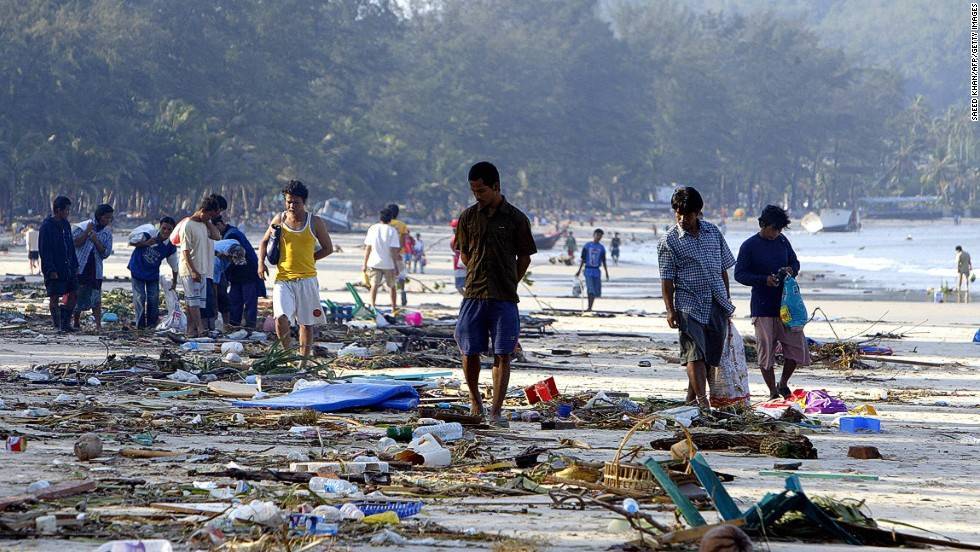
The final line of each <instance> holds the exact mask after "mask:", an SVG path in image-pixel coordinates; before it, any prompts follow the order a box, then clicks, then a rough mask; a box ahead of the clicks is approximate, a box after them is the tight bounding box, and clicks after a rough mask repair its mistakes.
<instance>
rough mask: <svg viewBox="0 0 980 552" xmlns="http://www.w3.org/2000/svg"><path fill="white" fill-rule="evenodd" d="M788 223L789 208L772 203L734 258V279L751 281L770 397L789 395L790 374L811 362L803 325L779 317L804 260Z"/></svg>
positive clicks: (762, 366) (761, 365)
mask: <svg viewBox="0 0 980 552" xmlns="http://www.w3.org/2000/svg"><path fill="white" fill-rule="evenodd" d="M788 226H789V216H788V215H787V214H786V211H785V210H783V209H782V208H781V207H777V206H776V205H767V206H766V208H765V209H763V210H762V214H761V215H760V216H759V233H758V234H755V235H753V236H752V237H751V238H749V239H747V240H745V242H744V243H743V244H742V247H740V248H739V250H738V259H737V260H736V261H735V280H737V281H738V282H739V283H740V284H742V285H746V286H751V287H752V301H751V305H750V307H751V316H752V324H753V325H754V326H755V338H756V343H757V345H756V346H757V348H758V352H759V369H760V370H761V371H762V379H763V380H764V381H765V382H766V386H767V387H768V388H769V397H770V398H773V399H775V398H778V397H779V396H780V395H781V396H782V397H783V398H786V397H789V396H790V393H791V391H790V388H789V378H790V376H792V375H793V371H794V370H796V367H797V366H807V365H809V364H810V350H809V349H808V348H807V345H806V336H804V335H803V327H802V326H800V327H795V328H787V327H786V326H785V325H784V324H783V321H782V320H781V319H780V318H779V307H780V306H781V304H782V299H783V280H784V278H785V276H786V275H789V276H794V277H795V276H796V275H797V274H799V272H800V261H799V259H797V258H796V252H795V251H793V246H792V245H791V244H790V243H789V240H788V239H786V236H784V235H783V230H784V229H785V228H786V227H788ZM777 343H778V344H780V345H781V346H782V351H783V359H784V360H783V371H782V374H780V377H779V383H776V374H775V370H774V368H775V365H776V344H777Z"/></svg>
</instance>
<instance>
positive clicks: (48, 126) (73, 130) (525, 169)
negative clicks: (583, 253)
mask: <svg viewBox="0 0 980 552" xmlns="http://www.w3.org/2000/svg"><path fill="white" fill-rule="evenodd" d="M0 13H3V14H4V16H3V17H2V18H0V219H2V220H8V219H10V218H11V217H13V216H16V215H19V214H23V213H24V212H26V211H28V210H30V211H33V212H34V213H43V212H45V211H46V210H47V209H48V203H49V202H50V199H51V198H52V197H53V196H55V195H58V194H59V193H68V194H69V195H71V196H72V197H73V198H75V199H76V207H77V208H79V209H81V210H83V211H85V210H91V208H92V207H93V206H94V205H95V204H98V203H102V202H111V203H113V204H114V205H115V206H116V208H117V209H119V210H121V211H126V212H130V213H134V214H137V215H141V216H147V217H154V216H157V215H159V214H161V213H180V212H186V211H190V210H192V207H193V204H194V203H196V202H197V201H198V199H199V198H200V196H201V195H202V194H203V193H205V192H206V191H217V192H220V193H222V194H223V195H225V197H227V198H228V199H229V203H230V212H231V214H232V215H233V216H237V217H239V218H248V217H250V216H261V217H265V215H266V213H268V212H269V211H271V210H274V209H275V208H276V201H277V194H276V190H277V189H278V187H279V185H280V184H281V182H283V181H285V180H288V179H293V178H297V179H300V180H303V181H304V182H306V183H307V184H308V185H309V186H310V187H311V190H312V194H313V195H314V196H315V197H316V198H319V199H321V200H324V199H327V198H328V197H332V196H337V197H340V198H344V199H351V200H352V201H353V202H354V204H355V206H356V208H357V209H358V210H359V211H360V212H361V213H373V212H374V211H376V210H377V208H379V207H381V206H383V205H384V204H386V203H388V202H392V201H397V202H399V203H402V204H403V205H406V206H407V209H406V210H407V213H406V214H407V215H408V216H416V217H418V218H426V217H429V218H431V219H433V220H438V221H444V220H446V219H448V218H449V217H451V216H452V215H453V214H454V213H455V212H456V210H457V209H458V208H459V207H460V206H461V205H464V204H465V203H467V202H468V201H469V198H468V187H467V185H466V182H465V174H466V168H467V167H468V166H469V165H470V164H471V163H472V162H474V161H476V160H480V159H489V160H492V161H494V162H495V163H496V164H497V165H498V166H499V167H500V169H501V172H502V179H503V180H504V186H505V193H507V194H508V196H509V197H511V198H512V199H514V200H516V201H520V202H521V204H522V205H526V206H527V207H528V208H529V209H538V210H555V209H571V210H582V209H589V210H594V211H600V210H614V209H624V208H629V207H631V206H633V205H636V204H637V203H638V202H642V201H645V200H647V199H649V198H650V194H651V193H652V192H653V191H654V190H655V189H656V188H657V187H658V186H662V185H670V184H674V183H676V184H688V185H694V186H697V187H699V188H702V189H703V190H704V191H705V192H706V194H707V195H709V196H710V197H711V203H714V204H715V205H728V206H732V207H734V206H743V207H749V208H754V207H757V206H759V205H762V204H765V203H769V202H785V203H786V204H787V205H789V206H791V207H804V206H805V207H811V208H812V207H821V206H837V205H850V204H853V203H854V201H855V200H856V199H858V198H860V197H863V196H867V195H907V194H936V195H940V196H941V197H942V198H943V200H944V201H946V202H947V203H949V204H956V205H962V206H967V207H969V206H973V207H977V206H978V205H977V191H978V189H980V150H978V135H977V132H978V131H977V125H973V124H970V123H969V118H968V113H967V107H966V101H965V98H964V99H963V101H961V102H959V103H955V102H954V103H953V104H952V105H951V106H950V107H948V108H946V109H939V108H937V107H935V106H934V105H932V104H930V102H929V99H928V98H925V97H923V96H917V95H912V94H910V93H909V91H908V86H907V85H908V82H907V79H906V78H905V77H903V75H902V73H900V72H899V71H898V70H896V69H895V68H892V67H885V66H880V65H874V64H871V63H869V62H868V61H867V60H865V59H862V58H860V57H857V56H855V55H854V54H852V53H846V52H845V51H843V50H841V49H838V48H832V47H827V46H825V45H823V44H822V43H821V40H820V36H819V35H818V34H817V31H815V30H814V29H813V28H811V27H808V26H807V24H806V23H805V22H804V21H801V20H799V19H792V18H784V17H781V16H780V15H779V14H777V13H773V12H753V13H752V14H749V15H745V14H741V13H738V12H724V13H717V12H710V11H692V10H690V9H688V8H687V7H686V6H685V5H684V4H683V3H680V2H672V1H665V2H636V1H633V0H603V1H596V0H542V1H541V2H523V1H520V0H467V1H465V2H463V1H461V0H417V1H415V2H411V3H409V4H405V3H398V2H394V1H391V0H329V1H323V0H280V1H277V2H263V1H261V0H215V1H213V2H198V1H196V0H127V1H123V0H91V1H88V2H74V1H68V0H0ZM907 24H908V25H909V26H910V27H911V26H914V25H915V24H916V22H915V21H909V22H907ZM895 32H901V29H896V30H895Z"/></svg>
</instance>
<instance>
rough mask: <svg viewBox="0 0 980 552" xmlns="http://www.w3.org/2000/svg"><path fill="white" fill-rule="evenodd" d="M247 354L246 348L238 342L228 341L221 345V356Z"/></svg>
mask: <svg viewBox="0 0 980 552" xmlns="http://www.w3.org/2000/svg"><path fill="white" fill-rule="evenodd" d="M244 352H245V346H244V345H242V344H241V343H239V342H237V341H226V342H224V343H222V344H221V354H223V355H227V354H228V353H235V354H236V355H240V354H242V353H244Z"/></svg>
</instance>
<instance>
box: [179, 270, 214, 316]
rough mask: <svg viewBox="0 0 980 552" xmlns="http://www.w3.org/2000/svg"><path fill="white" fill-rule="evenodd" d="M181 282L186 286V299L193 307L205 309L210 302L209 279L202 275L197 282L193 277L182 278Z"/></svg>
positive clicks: (189, 305)
mask: <svg viewBox="0 0 980 552" xmlns="http://www.w3.org/2000/svg"><path fill="white" fill-rule="evenodd" d="M180 284H181V286H183V288H184V300H185V301H186V302H187V306H188V307H191V308H198V309H203V308H205V307H207V304H208V288H207V285H208V279H207V278H205V277H204V276H201V281H200V282H195V281H194V279H193V278H184V277H181V278H180Z"/></svg>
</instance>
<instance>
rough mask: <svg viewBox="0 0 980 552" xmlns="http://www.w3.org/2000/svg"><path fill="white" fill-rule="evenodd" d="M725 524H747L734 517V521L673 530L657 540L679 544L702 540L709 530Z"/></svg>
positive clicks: (663, 542)
mask: <svg viewBox="0 0 980 552" xmlns="http://www.w3.org/2000/svg"><path fill="white" fill-rule="evenodd" d="M723 525H734V526H735V527H741V526H742V525H745V520H744V519H734V520H732V521H726V522H723V523H716V524H714V525H702V526H700V527H692V528H690V529H680V530H678V531H671V532H670V533H664V534H663V535H662V536H659V537H657V542H659V543H661V544H679V543H683V542H692V541H696V540H700V539H701V537H703V536H704V535H705V534H706V533H707V532H708V531H711V530H712V529H714V528H715V527H721V526H723Z"/></svg>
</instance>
